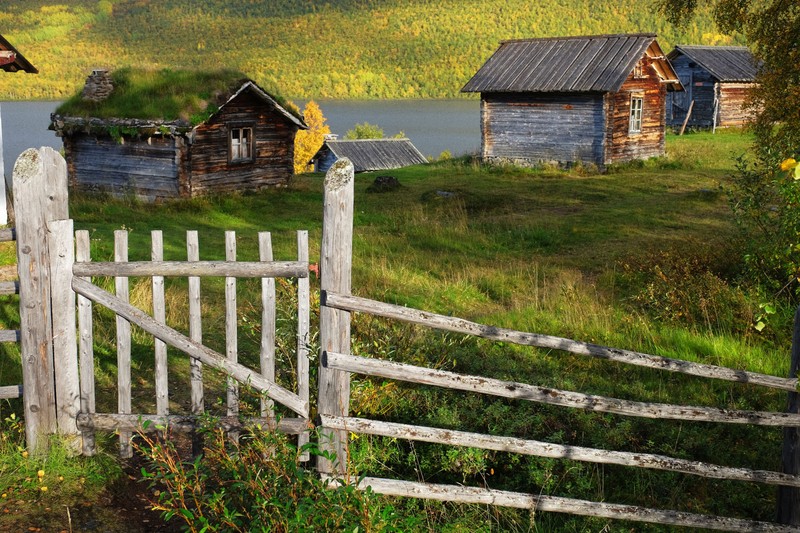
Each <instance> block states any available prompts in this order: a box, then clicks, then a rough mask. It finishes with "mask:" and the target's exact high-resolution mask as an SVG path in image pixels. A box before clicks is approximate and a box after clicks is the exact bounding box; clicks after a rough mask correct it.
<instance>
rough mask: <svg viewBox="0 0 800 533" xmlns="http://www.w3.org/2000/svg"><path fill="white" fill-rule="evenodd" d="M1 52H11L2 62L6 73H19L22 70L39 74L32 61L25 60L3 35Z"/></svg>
mask: <svg viewBox="0 0 800 533" xmlns="http://www.w3.org/2000/svg"><path fill="white" fill-rule="evenodd" d="M0 50H2V51H5V52H10V55H9V56H8V57H6V58H5V60H4V61H2V62H1V63H2V64H0V69H1V70H5V71H6V72H18V71H20V70H21V71H23V72H28V73H30V74H38V73H39V70H38V69H37V68H36V67H34V66H33V65H32V64H31V62H30V61H28V60H27V59H25V57H24V56H23V55H22V54H20V53H19V52H17V49H16V48H14V47H13V46H12V45H11V43H10V42H8V41H7V40H6V39H5V37H3V36H2V35H0Z"/></svg>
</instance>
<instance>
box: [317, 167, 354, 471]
mask: <svg viewBox="0 0 800 533" xmlns="http://www.w3.org/2000/svg"><path fill="white" fill-rule="evenodd" d="M353 182H354V170H353V164H352V163H351V162H350V160H349V159H346V158H342V159H339V160H338V161H336V163H334V164H333V166H331V168H330V169H329V170H328V172H327V174H326V175H325V193H324V201H323V204H324V205H323V218H322V243H321V245H320V261H319V268H320V289H321V290H322V294H323V295H324V294H325V291H331V292H336V293H340V294H350V282H351V278H350V276H351V269H352V261H353V197H354V184H353ZM319 323H320V326H319V335H320V349H321V350H322V355H323V357H321V358H320V363H321V364H320V369H319V398H318V399H317V401H318V411H319V414H325V415H333V416H347V415H348V412H349V408H350V374H349V373H347V372H343V371H340V370H331V369H328V368H326V365H325V360H324V359H325V358H324V354H325V352H328V351H330V352H337V353H345V354H349V353H350V313H349V312H347V311H340V310H337V309H331V308H329V307H326V306H325V304H324V302H321V305H320V311H319ZM319 445H320V449H321V450H322V451H323V452H326V451H327V452H333V453H335V454H336V462H332V461H330V460H328V459H326V458H325V457H319V458H318V461H317V470H318V471H319V472H320V473H322V474H331V473H336V474H344V473H345V472H346V471H347V432H346V431H342V430H325V428H323V429H322V432H321V433H320V443H319Z"/></svg>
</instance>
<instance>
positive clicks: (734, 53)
mask: <svg viewBox="0 0 800 533" xmlns="http://www.w3.org/2000/svg"><path fill="white" fill-rule="evenodd" d="M681 54H683V55H685V56H686V57H688V58H689V59H691V60H692V61H694V62H695V63H697V64H698V65H700V66H701V67H703V68H704V69H706V70H707V71H708V72H710V73H711V75H712V76H714V77H715V78H717V80H719V81H728V82H752V81H754V80H755V77H756V74H757V73H758V63H757V62H756V60H755V58H754V57H753V54H751V53H750V50H748V48H747V47H746V46H696V45H688V44H678V45H675V49H674V50H673V51H672V52H670V53H669V56H668V57H669V58H670V59H674V58H676V57H678V56H679V55H681Z"/></svg>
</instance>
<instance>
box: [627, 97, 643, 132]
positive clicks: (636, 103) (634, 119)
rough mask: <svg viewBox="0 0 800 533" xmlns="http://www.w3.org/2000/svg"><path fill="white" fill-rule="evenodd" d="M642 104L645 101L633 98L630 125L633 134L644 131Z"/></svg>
mask: <svg viewBox="0 0 800 533" xmlns="http://www.w3.org/2000/svg"><path fill="white" fill-rule="evenodd" d="M642 104H643V99H642V98H641V97H638V96H633V97H631V116H630V124H629V131H631V132H640V131H642Z"/></svg>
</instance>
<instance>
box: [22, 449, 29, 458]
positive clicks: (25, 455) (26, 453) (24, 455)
mask: <svg viewBox="0 0 800 533" xmlns="http://www.w3.org/2000/svg"><path fill="white" fill-rule="evenodd" d="M22 457H25V458H27V457H28V450H25V451H24V452H22Z"/></svg>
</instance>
